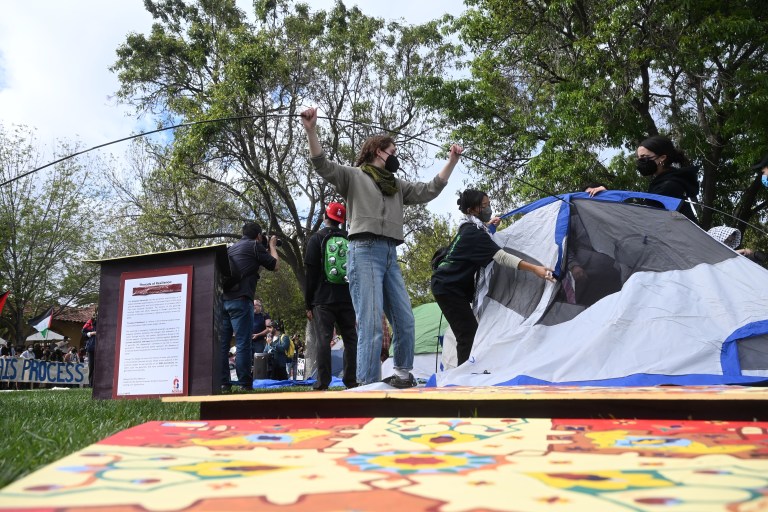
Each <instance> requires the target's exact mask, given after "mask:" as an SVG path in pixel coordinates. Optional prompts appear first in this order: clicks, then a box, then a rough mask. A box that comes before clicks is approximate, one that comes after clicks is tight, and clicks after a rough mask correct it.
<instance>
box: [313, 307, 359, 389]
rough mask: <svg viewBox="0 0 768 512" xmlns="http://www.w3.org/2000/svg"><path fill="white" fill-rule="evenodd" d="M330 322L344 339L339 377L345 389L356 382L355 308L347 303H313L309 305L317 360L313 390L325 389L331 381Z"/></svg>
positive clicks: (331, 330)
mask: <svg viewBox="0 0 768 512" xmlns="http://www.w3.org/2000/svg"><path fill="white" fill-rule="evenodd" d="M334 325H335V326H336V327H337V332H338V333H339V334H341V336H342V339H343V341H344V373H343V377H342V380H343V381H344V385H345V386H347V387H348V388H351V387H355V386H356V385H357V375H356V374H357V328H356V327H355V309H354V308H353V307H352V303H351V302H338V303H335V304H317V305H315V307H314V308H312V326H313V328H314V330H315V360H316V361H317V382H316V383H315V388H316V389H327V388H328V386H329V385H330V383H331V339H333V327H334Z"/></svg>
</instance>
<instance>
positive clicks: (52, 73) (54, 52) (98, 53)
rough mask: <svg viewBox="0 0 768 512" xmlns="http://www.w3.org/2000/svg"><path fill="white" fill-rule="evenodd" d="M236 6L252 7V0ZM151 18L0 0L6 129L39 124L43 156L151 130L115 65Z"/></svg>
mask: <svg viewBox="0 0 768 512" xmlns="http://www.w3.org/2000/svg"><path fill="white" fill-rule="evenodd" d="M304 3H307V4H308V5H309V6H310V9H311V10H313V11H316V10H321V9H328V8H330V7H331V6H332V5H333V4H334V0H304ZM238 5H239V6H240V8H241V9H243V10H244V11H246V12H250V10H251V9H250V6H251V1H249V0H238ZM345 5H347V7H351V6H353V5H357V6H358V7H359V8H360V10H362V11H363V12H364V13H365V14H367V15H369V16H376V17H382V18H386V19H401V18H402V19H404V20H405V21H406V22H407V23H414V24H415V23H423V22H425V21H429V20H432V19H436V18H439V17H441V16H442V15H443V14H444V13H450V14H453V15H459V14H461V13H462V12H463V11H464V10H465V7H464V4H463V0H387V1H384V2H382V1H381V0H347V1H346V2H345ZM151 24H152V18H151V16H150V15H149V13H147V11H146V10H145V9H144V6H143V2H142V0H0V123H2V124H3V125H4V126H5V128H6V129H8V128H9V127H10V126H11V125H25V126H28V127H30V128H33V129H35V130H36V134H37V138H38V147H40V148H41V149H43V151H44V152H43V154H44V155H46V156H45V157H44V158H43V159H42V160H43V162H47V161H49V160H52V159H53V157H52V149H53V147H54V144H55V142H56V141H57V140H66V141H70V142H74V141H79V142H80V143H81V144H82V145H83V146H84V147H86V148H89V147H92V146H96V145H99V144H103V143H105V142H108V141H111V140H115V139H120V138H122V137H126V136H129V135H131V134H133V133H139V132H142V131H146V130H148V129H152V128H153V127H154V126H153V124H152V123H151V121H150V120H141V119H137V118H136V117H135V115H134V113H133V110H132V109H131V108H130V107H129V106H126V105H120V104H118V102H117V101H116V99H115V96H114V95H115V92H116V91H117V90H118V87H119V85H118V81H117V76H116V75H115V74H114V73H112V72H111V71H109V67H110V66H111V65H112V64H114V62H115V60H116V56H115V50H116V49H117V48H118V46H119V45H120V44H121V43H122V42H123V41H124V40H125V36H126V35H127V34H129V33H131V32H136V33H144V34H146V33H148V32H149V29H150V27H151ZM126 149H127V143H121V144H119V145H115V146H110V147H108V148H105V149H99V150H97V151H100V152H102V151H103V152H106V154H112V155H114V156H115V157H116V158H120V157H121V155H122V154H123V153H124V152H125V150H126ZM46 150H47V153H46V152H45V151H46ZM443 163H444V162H436V163H435V164H434V165H432V166H431V167H429V168H428V169H426V170H425V171H423V172H422V177H425V178H426V177H431V175H432V174H434V173H436V172H438V171H439V170H440V168H441V167H442V165H443ZM432 170H434V172H432ZM462 171H464V172H465V171H466V168H465V167H463V166H462V164H459V166H457V168H456V170H455V171H454V175H453V176H452V178H451V183H450V184H449V186H448V188H447V189H446V190H445V191H444V192H443V194H441V196H440V197H439V198H438V199H436V200H435V201H433V202H432V203H430V209H431V210H433V211H435V212H436V213H441V214H442V213H453V212H454V211H455V209H456V206H455V200H454V199H455V193H456V190H457V189H458V187H459V185H461V182H462V181H463V176H462ZM456 213H458V212H456Z"/></svg>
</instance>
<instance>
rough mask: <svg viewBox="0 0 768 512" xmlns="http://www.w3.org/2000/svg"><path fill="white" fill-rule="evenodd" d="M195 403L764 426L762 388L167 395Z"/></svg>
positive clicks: (249, 408)
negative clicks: (658, 420) (674, 420)
mask: <svg viewBox="0 0 768 512" xmlns="http://www.w3.org/2000/svg"><path fill="white" fill-rule="evenodd" d="M163 400H164V401H168V402H200V419H202V420H222V419H258V418H273V419H274V418H349V417H361V416H363V417H381V416H389V417H392V416H409V417H420V418H425V417H456V418H470V417H476V418H501V417H517V418H647V419H680V420H730V421H768V388H760V387H741V386H668V387H666V386H665V387H636V388H605V387H575V386H574V387H565V386H515V387H483V388H466V387H449V388H413V389H407V390H391V391H324V392H311V391H307V392H283V393H243V394H232V395H216V396H193V397H168V398H164V399H163Z"/></svg>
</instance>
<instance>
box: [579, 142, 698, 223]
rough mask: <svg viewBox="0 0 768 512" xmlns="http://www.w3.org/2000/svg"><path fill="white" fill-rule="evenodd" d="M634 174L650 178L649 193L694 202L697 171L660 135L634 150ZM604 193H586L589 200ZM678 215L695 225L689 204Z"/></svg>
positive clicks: (600, 187)
mask: <svg viewBox="0 0 768 512" xmlns="http://www.w3.org/2000/svg"><path fill="white" fill-rule="evenodd" d="M637 171H638V172H639V173H640V174H641V175H642V176H646V177H648V176H650V177H651V182H650V183H649V184H648V192H649V193H651V194H658V195H660V196H668V197H676V198H678V199H683V200H684V201H685V199H691V200H695V199H696V197H697V196H698V195H699V178H698V174H699V169H698V167H695V166H692V165H691V163H690V162H689V161H688V158H687V157H686V156H685V155H684V154H683V152H682V151H680V150H679V149H677V148H676V147H675V144H674V143H673V142H672V141H671V140H670V139H668V138H667V137H663V136H661V135H655V136H653V137H648V138H647V139H645V140H644V141H643V142H641V143H640V146H639V147H638V148H637ZM603 190H605V187H603V186H599V187H591V188H588V189H587V190H586V192H588V193H589V195H590V196H594V195H595V194H597V193H598V192H601V191H603ZM680 213H682V214H683V215H685V216H686V217H688V218H689V219H691V220H692V221H693V222H696V223H698V221H697V220H696V216H695V215H694V214H693V208H691V205H690V203H687V202H683V203H681V205H680Z"/></svg>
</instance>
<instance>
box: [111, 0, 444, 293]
mask: <svg viewBox="0 0 768 512" xmlns="http://www.w3.org/2000/svg"><path fill="white" fill-rule="evenodd" d="M145 5H146V7H147V9H148V11H149V12H150V13H151V14H152V15H153V17H154V18H155V20H156V22H155V24H154V26H153V28H152V32H151V34H149V35H141V34H131V35H129V36H128V37H127V39H126V42H125V44H123V45H122V46H121V47H120V48H119V49H118V51H117V54H118V60H117V62H116V63H115V65H114V67H113V70H114V71H115V72H117V73H118V76H119V79H120V83H121V87H120V90H119V93H118V95H119V97H120V98H121V99H122V100H124V101H126V102H128V103H131V104H133V105H134V106H135V107H136V108H137V110H138V111H139V112H141V113H146V114H156V115H159V116H160V119H162V120H163V121H162V122H163V123H165V124H166V125H167V124H170V123H171V120H172V122H174V123H176V122H179V121H184V122H197V121H205V120H211V119H221V118H224V117H232V116H234V117H237V118H236V119H230V120H228V121H218V122H213V123H206V124H196V125H193V126H188V127H183V128H179V129H177V130H175V131H174V133H173V140H172V141H171V143H170V145H169V147H168V148H167V151H160V150H159V149H158V148H155V149H154V150H153V151H154V153H155V154H156V155H161V154H162V162H161V161H159V160H158V161H155V164H156V165H155V166H154V167H153V168H152V169H151V171H150V172H149V173H147V174H146V176H147V177H148V178H150V180H151V181H147V182H146V183H145V184H146V185H149V188H144V189H143V190H142V191H141V192H140V193H137V194H135V195H133V196H132V198H131V201H132V205H133V206H132V208H133V211H132V212H130V214H131V215H135V214H137V213H138V214H139V215H140V218H139V222H140V223H141V224H142V225H143V226H144V227H150V228H149V229H148V232H149V233H153V234H155V235H158V236H164V237H166V238H168V239H169V240H170V239H176V240H183V239H187V240H189V239H190V238H189V237H193V238H195V239H197V241H198V242H199V241H202V240H217V241H218V240H221V239H223V238H224V239H226V238H227V237H229V238H230V239H231V237H235V236H238V237H239V228H240V226H241V225H242V223H243V221H244V220H247V219H256V220H258V221H260V222H261V223H262V224H263V225H264V227H266V228H268V229H269V230H270V231H272V232H274V233H275V234H277V235H278V236H279V237H280V238H281V239H282V241H283V245H282V247H281V249H280V255H281V259H282V261H283V262H284V264H285V265H288V267H290V269H292V271H293V273H294V274H295V276H296V277H297V280H298V282H299V285H300V287H302V288H303V286H304V269H303V264H302V260H303V253H304V250H305V247H304V243H305V241H306V240H307V239H308V238H309V236H310V235H311V234H313V233H315V232H316V231H317V230H318V229H319V228H320V226H321V222H322V218H321V212H322V211H323V210H324V207H325V205H326V204H327V203H328V202H330V201H331V200H335V199H337V197H336V194H335V192H334V190H333V189H332V188H331V187H330V186H329V185H328V184H327V183H325V182H324V181H323V180H322V179H320V178H319V177H318V176H317V175H316V174H315V173H314V172H312V171H311V170H310V167H309V163H308V159H307V156H308V155H307V150H306V141H305V137H304V134H303V131H301V129H300V128H299V127H300V124H299V123H298V120H297V119H296V116H297V115H298V114H299V113H300V112H301V110H303V109H304V108H305V107H306V106H309V105H319V106H320V107H321V109H322V110H323V112H325V113H326V114H327V116H328V117H330V118H332V119H329V120H328V121H327V123H324V124H323V130H322V131H321V138H322V141H323V142H324V146H325V148H326V151H327V153H328V155H329V157H330V158H333V159H335V160H337V161H340V162H345V163H351V162H352V160H353V156H354V152H355V151H356V149H357V147H358V146H359V144H360V142H361V141H362V139H363V138H365V137H366V136H368V135H370V134H372V133H373V132H380V131H382V130H381V128H378V127H386V128H387V129H389V130H395V131H412V132H414V133H415V134H417V135H424V132H425V129H424V126H425V121H426V120H427V112H426V111H425V110H423V109H420V108H419V107H418V106H417V105H416V101H415V98H414V97H413V96H412V94H411V81H412V77H413V76H414V75H419V74H423V73H424V72H426V71H429V72H430V73H439V72H440V69H441V66H442V64H441V62H442V60H441V59H440V54H439V53H437V51H438V49H439V43H440V41H441V36H440V34H439V32H438V31H437V27H436V24H429V25H426V26H424V27H403V26H401V25H399V24H396V23H390V24H388V25H386V26H385V24H384V22H383V21H382V20H380V19H375V18H371V17H368V16H365V15H364V14H363V13H362V12H361V11H360V10H359V9H357V8H353V9H347V8H346V7H345V6H344V4H343V3H342V2H340V1H339V2H337V3H336V4H335V6H334V7H333V9H331V10H330V11H329V12H325V11H319V12H317V13H312V12H310V11H309V10H308V8H307V7H306V5H303V4H300V3H296V4H294V2H293V1H290V0H278V1H274V0H272V1H262V0H259V1H257V2H255V4H254V6H255V12H256V17H257V19H256V21H255V23H254V24H253V25H251V24H249V23H247V21H246V19H245V16H244V14H243V13H242V12H241V11H240V10H238V9H237V8H236V6H235V2H234V0H219V1H199V2H196V3H186V2H184V1H182V0H172V1H171V0H168V1H151V0H147V1H145ZM345 119H348V120H352V121H353V122H347V121H345ZM326 126H327V127H326ZM297 130H298V131H297ZM399 153H400V155H402V156H403V158H404V160H405V161H406V162H411V163H416V162H419V161H421V160H422V159H423V157H424V151H423V148H422V147H420V146H418V145H417V144H415V143H413V141H410V140H407V139H406V140H404V141H402V143H401V144H400V151H399ZM128 189H130V187H124V190H128ZM197 194H200V196H198V195H197ZM192 196H195V197H198V198H199V200H198V201H191V200H189V198H190V197H192ZM216 201H220V202H222V203H224V204H225V205H226V207H225V208H224V210H225V211H220V210H218V209H211V208H210V207H211V205H212V204H215V203H216ZM180 205H183V207H180ZM238 217H239V218H238ZM201 219H205V220H206V222H201ZM158 227H160V228H161V229H156V228H158ZM171 227H173V228H174V229H170V228H171ZM182 228H183V229H182Z"/></svg>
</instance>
